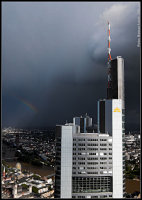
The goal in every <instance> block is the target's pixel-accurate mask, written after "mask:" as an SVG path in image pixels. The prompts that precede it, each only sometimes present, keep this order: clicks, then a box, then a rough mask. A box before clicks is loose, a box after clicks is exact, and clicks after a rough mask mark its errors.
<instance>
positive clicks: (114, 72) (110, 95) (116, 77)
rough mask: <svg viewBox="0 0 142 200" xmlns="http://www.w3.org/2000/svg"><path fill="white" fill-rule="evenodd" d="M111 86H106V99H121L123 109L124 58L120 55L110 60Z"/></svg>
mask: <svg viewBox="0 0 142 200" xmlns="http://www.w3.org/2000/svg"><path fill="white" fill-rule="evenodd" d="M110 74H111V87H107V99H122V109H125V103H124V98H125V91H124V59H123V58H122V57H121V56H117V58H115V59H112V60H111V61H110Z"/></svg>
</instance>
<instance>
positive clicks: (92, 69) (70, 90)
mask: <svg viewBox="0 0 142 200" xmlns="http://www.w3.org/2000/svg"><path fill="white" fill-rule="evenodd" d="M138 9H140V8H139V3H138V2H136V3H134V2H131V3H130V2H129V3H120V2H117V3H114V2H111V3H110V2H107V3H104V2H103V3H98V2H89V3H87V2H84V3H83V2H80V3H79V2H77V3H73V2H65V3H63V2H59V3H57V2H52V3H51V2H44V3H43V2H42V3H39V2H38V3H30V2H28V3H25V2H20V3H16V2H3V3H2V111H3V112H2V126H15V127H29V126H31V127H32V126H33V127H34V126H35V127H38V126H39V127H42V126H51V125H52V126H55V125H56V124H62V123H64V122H65V121H66V120H68V121H70V120H71V119H72V117H73V116H80V115H82V114H85V113H88V114H89V115H90V116H92V117H93V122H95V123H97V117H96V113H97V106H96V103H97V101H98V99H99V98H100V97H102V98H103V97H104V98H106V93H107V91H106V85H107V37H108V35H107V20H108V18H109V21H110V24H111V39H112V41H111V49H112V51H111V54H112V58H116V56H117V55H118V56H119V55H120V56H122V57H124V59H125V102H126V131H127V130H139V123H140V103H139V100H140V75H139V74H140V48H138V47H137V39H138V38H137V31H138V30H137V29H138V25H137V23H138ZM93 105H94V107H93Z"/></svg>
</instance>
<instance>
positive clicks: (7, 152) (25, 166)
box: [2, 144, 54, 177]
mask: <svg viewBox="0 0 142 200" xmlns="http://www.w3.org/2000/svg"><path fill="white" fill-rule="evenodd" d="M2 152H3V153H2V159H3V160H5V161H6V163H7V164H8V165H9V166H11V167H15V166H16V163H17V162H18V161H15V160H13V159H11V160H7V158H13V157H14V156H15V149H14V148H11V147H9V146H8V145H6V144H3V145H2ZM20 164H21V168H22V171H23V170H29V171H30V172H33V173H34V174H39V175H40V176H41V177H43V176H48V175H51V174H54V168H53V167H50V166H40V167H38V166H35V165H32V164H30V163H25V162H20Z"/></svg>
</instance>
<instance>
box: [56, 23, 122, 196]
mask: <svg viewBox="0 0 142 200" xmlns="http://www.w3.org/2000/svg"><path fill="white" fill-rule="evenodd" d="M108 47H109V48H108V87H107V98H106V99H102V100H99V101H98V116H97V118H98V126H97V132H95V131H92V132H90V130H91V127H92V118H90V117H88V118H87V117H86V118H85V117H82V118H81V117H75V118H74V119H73V123H70V124H65V125H61V126H59V125H58V126H56V169H55V198H123V197H124V194H125V184H124V183H125V178H124V169H125V161H124V153H125V148H124V135H125V127H124V124H125V102H124V60H123V58H122V57H120V56H117V58H116V59H112V58H111V54H110V51H111V49H110V24H109V46H108ZM87 119H88V122H89V123H88V122H87ZM92 130H93V129H92Z"/></svg>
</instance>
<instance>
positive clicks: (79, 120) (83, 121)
mask: <svg viewBox="0 0 142 200" xmlns="http://www.w3.org/2000/svg"><path fill="white" fill-rule="evenodd" d="M73 123H74V124H75V125H79V126H80V132H81V133H86V132H87V129H88V128H90V127H92V118H91V117H89V116H88V115H87V113H86V115H85V116H83V117H82V116H81V117H74V118H73Z"/></svg>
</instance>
